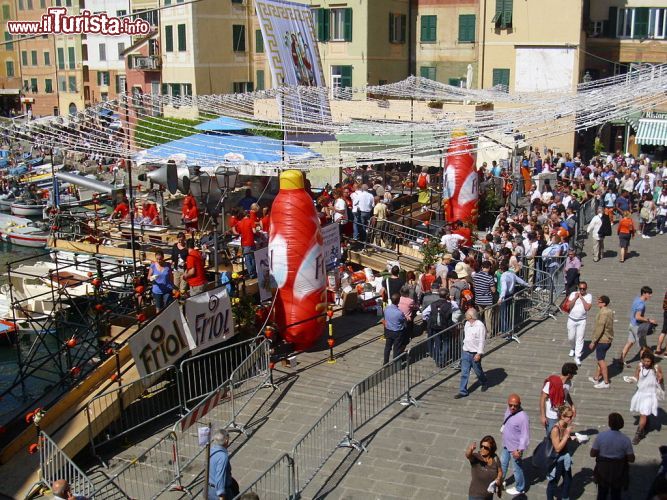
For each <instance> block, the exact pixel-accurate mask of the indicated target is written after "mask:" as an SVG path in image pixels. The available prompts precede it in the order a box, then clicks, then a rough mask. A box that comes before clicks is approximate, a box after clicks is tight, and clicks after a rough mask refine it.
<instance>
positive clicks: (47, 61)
mask: <svg viewBox="0 0 667 500" xmlns="http://www.w3.org/2000/svg"><path fill="white" fill-rule="evenodd" d="M44 66H51V53H50V52H48V51H44Z"/></svg>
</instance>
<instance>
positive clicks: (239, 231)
mask: <svg viewBox="0 0 667 500" xmlns="http://www.w3.org/2000/svg"><path fill="white" fill-rule="evenodd" d="M256 232H257V225H256V224H255V222H254V221H253V220H252V219H251V218H250V214H249V213H248V212H246V214H245V217H244V218H243V219H242V220H241V221H240V222H239V223H238V224H236V226H234V227H233V228H232V233H234V234H235V235H237V236H241V249H242V250H243V264H244V266H245V269H246V272H247V273H248V277H249V278H256V277H257V272H256V270H255V233H256Z"/></svg>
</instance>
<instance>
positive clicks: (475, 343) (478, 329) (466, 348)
mask: <svg viewBox="0 0 667 500" xmlns="http://www.w3.org/2000/svg"><path fill="white" fill-rule="evenodd" d="M465 318H466V322H465V326H464V328H463V331H464V337H463V348H462V350H461V383H460V384H459V392H458V393H457V394H456V395H455V396H454V398H455V399H460V398H465V397H467V396H468V379H469V378H470V369H471V368H472V369H473V370H474V371H475V375H477V380H479V383H480V384H482V392H486V391H487V390H488V388H489V385H488V380H487V378H486V374H485V373H484V369H483V368H482V356H483V355H484V346H485V344H486V326H484V323H483V322H481V321H480V320H479V315H478V313H477V310H476V309H474V308H470V309H468V310H467V311H466V316H465Z"/></svg>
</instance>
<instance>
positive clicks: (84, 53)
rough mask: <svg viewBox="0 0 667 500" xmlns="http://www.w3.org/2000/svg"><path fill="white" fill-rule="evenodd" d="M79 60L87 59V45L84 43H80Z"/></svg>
mask: <svg viewBox="0 0 667 500" xmlns="http://www.w3.org/2000/svg"><path fill="white" fill-rule="evenodd" d="M81 60H82V61H87V60H88V45H87V44H85V43H84V44H82V45H81Z"/></svg>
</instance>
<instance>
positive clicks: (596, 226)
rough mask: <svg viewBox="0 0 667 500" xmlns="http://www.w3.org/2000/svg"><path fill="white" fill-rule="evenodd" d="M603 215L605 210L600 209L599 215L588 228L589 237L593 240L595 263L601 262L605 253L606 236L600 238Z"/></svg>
mask: <svg viewBox="0 0 667 500" xmlns="http://www.w3.org/2000/svg"><path fill="white" fill-rule="evenodd" d="M603 213H604V208H602V207H599V208H598V212H597V214H595V216H594V217H593V218H592V219H591V221H590V222H589V223H588V227H587V228H586V232H587V233H588V235H589V236H591V237H592V238H593V262H597V261H598V260H600V259H601V258H602V254H603V252H604V236H600V229H601V228H602V214H603Z"/></svg>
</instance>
